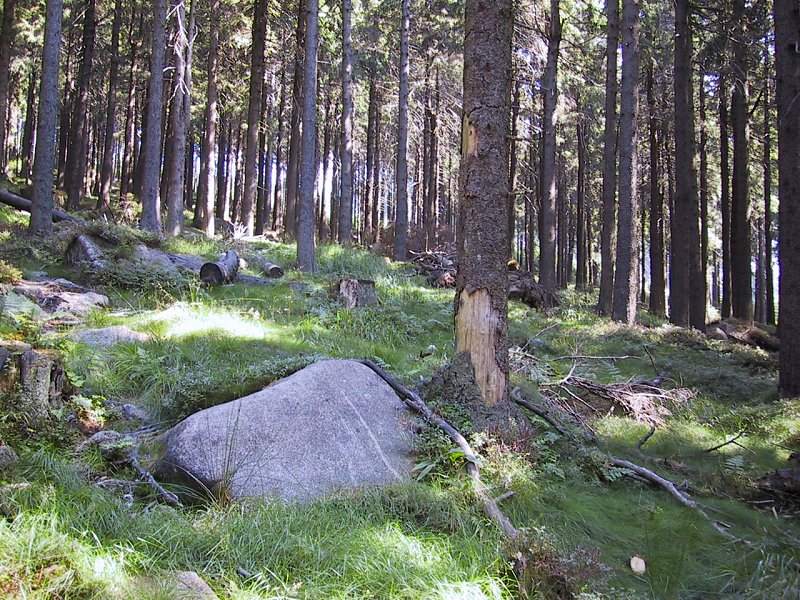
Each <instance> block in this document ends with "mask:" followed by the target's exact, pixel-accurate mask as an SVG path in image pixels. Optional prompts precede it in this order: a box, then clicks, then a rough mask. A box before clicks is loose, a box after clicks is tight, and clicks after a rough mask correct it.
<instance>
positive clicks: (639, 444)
mask: <svg viewBox="0 0 800 600" xmlns="http://www.w3.org/2000/svg"><path fill="white" fill-rule="evenodd" d="M655 432H656V426H655V425H650V430H649V431H648V432H647V433H645V434H644V435H643V436H642V438H641V439H640V440H639V441H638V442H636V448H637V449H638V450H639V452H640V453H641V451H642V447H643V446H644V445H645V444H646V443H647V442H649V441H650V438H651V437H653V434H654V433H655Z"/></svg>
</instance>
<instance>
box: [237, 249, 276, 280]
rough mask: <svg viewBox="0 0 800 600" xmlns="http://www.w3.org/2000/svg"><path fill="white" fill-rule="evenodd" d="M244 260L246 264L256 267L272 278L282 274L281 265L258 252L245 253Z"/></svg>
mask: <svg viewBox="0 0 800 600" xmlns="http://www.w3.org/2000/svg"><path fill="white" fill-rule="evenodd" d="M244 260H245V262H246V263H247V264H248V265H253V266H255V267H258V270H259V271H261V272H262V273H263V274H264V275H266V276H267V277H270V278H272V279H279V278H281V277H283V275H284V271H283V267H281V266H280V265H276V264H275V263H274V262H272V261H271V260H269V259H268V258H266V257H265V256H262V255H260V254H256V253H250V254H246V255H245V257H244Z"/></svg>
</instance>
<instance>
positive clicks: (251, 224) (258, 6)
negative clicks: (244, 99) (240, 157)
mask: <svg viewBox="0 0 800 600" xmlns="http://www.w3.org/2000/svg"><path fill="white" fill-rule="evenodd" d="M267 8H268V0H254V2H253V48H252V56H251V60H250V99H249V101H248V107H247V146H246V148H245V157H244V195H243V197H242V225H244V227H245V231H246V232H247V235H253V232H254V230H255V210H254V209H255V206H256V197H257V194H258V130H259V124H260V123H261V94H262V93H263V87H264V50H265V45H266V38H267Z"/></svg>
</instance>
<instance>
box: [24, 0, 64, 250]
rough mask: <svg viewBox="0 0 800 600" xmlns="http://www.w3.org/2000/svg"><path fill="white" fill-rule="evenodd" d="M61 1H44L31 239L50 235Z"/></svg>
mask: <svg viewBox="0 0 800 600" xmlns="http://www.w3.org/2000/svg"><path fill="white" fill-rule="evenodd" d="M62 14H63V5H62V0H47V12H46V16H45V24H44V46H43V49H42V79H41V82H40V86H39V118H38V119H37V120H38V124H37V127H36V158H35V159H34V163H33V198H32V207H31V221H30V227H29V231H30V233H31V234H33V235H41V236H48V235H51V234H52V233H53V179H54V177H53V170H54V169H55V166H56V164H55V163H56V125H57V124H58V64H59V54H60V46H61V18H62Z"/></svg>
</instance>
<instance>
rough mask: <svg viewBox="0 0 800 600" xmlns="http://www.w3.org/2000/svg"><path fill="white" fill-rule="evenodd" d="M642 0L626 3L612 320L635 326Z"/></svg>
mask: <svg viewBox="0 0 800 600" xmlns="http://www.w3.org/2000/svg"><path fill="white" fill-rule="evenodd" d="M638 113H639V0H622V84H621V87H620V116H619V122H620V132H619V218H618V220H617V240H618V242H617V261H616V263H617V264H616V271H615V273H614V301H613V305H612V306H613V310H612V313H611V314H612V317H613V319H614V320H615V321H620V322H624V323H628V324H630V325H632V324H633V323H635V321H636V302H637V299H638V297H639V295H638V288H639V232H638V214H639V198H638V194H637V185H638V160H637V143H638V128H637V122H638Z"/></svg>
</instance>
